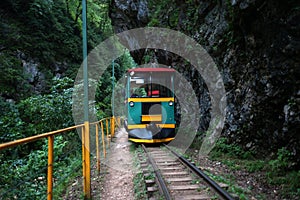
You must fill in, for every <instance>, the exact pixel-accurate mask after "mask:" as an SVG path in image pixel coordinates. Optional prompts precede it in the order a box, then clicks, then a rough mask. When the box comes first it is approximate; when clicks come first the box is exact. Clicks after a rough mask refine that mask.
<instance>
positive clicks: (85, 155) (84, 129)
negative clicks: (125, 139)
mask: <svg viewBox="0 0 300 200" xmlns="http://www.w3.org/2000/svg"><path fill="white" fill-rule="evenodd" d="M115 122H117V125H120V123H121V118H120V117H108V118H104V119H101V120H100V121H97V122H93V123H88V122H86V123H84V124H79V125H76V126H71V127H68V128H64V129H60V130H56V131H51V132H47V133H43V134H39V135H35V136H31V137H26V138H23V139H18V140H15V141H11V142H6V143H3V144H0V151H1V150H4V149H7V148H12V147H15V146H18V145H22V144H26V143H30V142H34V141H37V140H40V139H44V138H48V168H47V199H48V200H52V199H53V161H54V159H53V155H54V136H56V135H59V134H63V133H65V132H67V131H72V130H75V129H78V128H81V134H82V135H81V136H82V139H81V141H82V168H83V170H82V172H83V192H84V197H85V198H86V199H90V198H91V178H90V170H91V166H90V125H95V126H96V130H95V137H96V154H97V171H98V173H100V144H99V128H100V129H101V133H102V134H101V138H102V147H103V155H104V157H106V145H107V146H108V147H109V145H110V139H111V138H112V137H114V134H115V126H116V123H115ZM104 124H105V126H106V138H105V133H104ZM105 140H107V143H108V144H106V143H105Z"/></svg>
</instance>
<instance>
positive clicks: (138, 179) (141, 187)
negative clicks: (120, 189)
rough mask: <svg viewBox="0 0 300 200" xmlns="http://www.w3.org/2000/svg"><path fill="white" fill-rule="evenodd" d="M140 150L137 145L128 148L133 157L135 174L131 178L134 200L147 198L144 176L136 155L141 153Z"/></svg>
mask: <svg viewBox="0 0 300 200" xmlns="http://www.w3.org/2000/svg"><path fill="white" fill-rule="evenodd" d="M142 151H143V150H142V148H141V147H140V146H138V145H135V144H133V145H131V146H130V152H131V153H132V154H133V155H134V156H133V163H134V164H133V165H134V168H135V169H134V170H135V171H136V172H137V173H136V174H135V176H134V177H133V187H134V198H135V199H136V200H140V199H141V200H146V199H148V198H147V192H146V185H145V181H144V175H143V172H142V171H141V169H140V160H139V157H138V155H139V154H140V153H142Z"/></svg>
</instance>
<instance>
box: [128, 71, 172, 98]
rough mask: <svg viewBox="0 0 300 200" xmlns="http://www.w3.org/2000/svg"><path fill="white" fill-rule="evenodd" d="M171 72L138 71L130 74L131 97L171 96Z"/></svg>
mask: <svg viewBox="0 0 300 200" xmlns="http://www.w3.org/2000/svg"><path fill="white" fill-rule="evenodd" d="M172 76H173V75H172V74H171V73H164V72H138V73H134V74H132V75H131V76H130V82H129V84H130V87H129V89H130V91H129V96H130V97H131V98H134V97H135V98H141V97H153V98H155V97H172V96H173V92H172V84H173V83H172V81H173V78H172Z"/></svg>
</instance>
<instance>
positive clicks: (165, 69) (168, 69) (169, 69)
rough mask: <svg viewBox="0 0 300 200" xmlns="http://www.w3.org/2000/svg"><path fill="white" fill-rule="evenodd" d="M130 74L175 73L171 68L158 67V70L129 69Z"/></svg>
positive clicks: (149, 68)
mask: <svg viewBox="0 0 300 200" xmlns="http://www.w3.org/2000/svg"><path fill="white" fill-rule="evenodd" d="M128 72H175V70H174V69H171V68H163V67H158V68H151V67H147V68H134V69H129V70H128Z"/></svg>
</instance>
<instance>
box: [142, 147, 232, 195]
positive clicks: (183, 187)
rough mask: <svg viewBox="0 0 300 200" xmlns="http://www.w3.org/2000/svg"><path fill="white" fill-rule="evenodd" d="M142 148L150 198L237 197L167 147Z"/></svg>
mask: <svg viewBox="0 0 300 200" xmlns="http://www.w3.org/2000/svg"><path fill="white" fill-rule="evenodd" d="M142 148H143V150H144V155H140V160H141V167H142V169H143V172H144V177H146V178H145V182H146V186H147V192H148V197H149V199H161V198H162V197H163V199H167V200H169V199H175V200H177V199H178V200H190V199H198V200H204V199H226V200H227V199H228V200H232V199H233V198H232V197H231V196H230V195H229V194H228V193H227V192H226V191H225V190H224V189H223V188H222V187H221V186H220V185H218V184H217V183H215V182H214V181H213V180H211V179H210V178H209V177H208V176H207V175H205V173H204V172H203V171H201V170H200V169H198V168H197V167H196V166H195V165H194V164H192V163H191V162H189V161H188V160H186V159H185V158H183V157H182V156H180V155H179V154H177V153H176V152H174V151H173V150H171V149H170V148H168V147H167V146H166V147H163V148H161V147H145V146H144V145H142ZM145 158H146V159H145ZM157 192H159V195H158V194H157Z"/></svg>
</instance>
